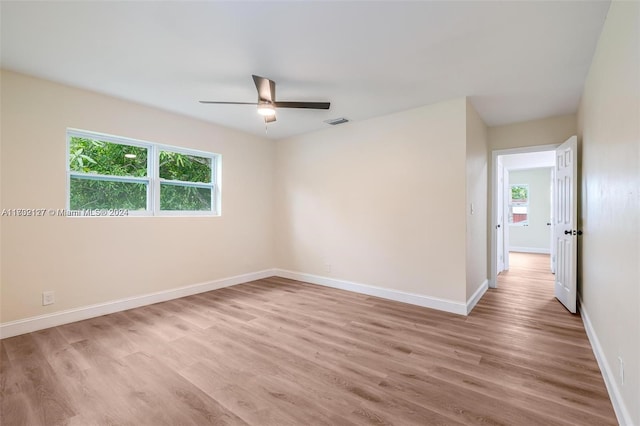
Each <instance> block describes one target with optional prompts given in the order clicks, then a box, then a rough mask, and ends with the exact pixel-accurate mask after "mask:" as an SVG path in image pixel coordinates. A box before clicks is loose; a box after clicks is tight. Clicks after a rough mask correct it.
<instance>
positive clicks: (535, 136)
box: [489, 114, 576, 151]
mask: <svg viewBox="0 0 640 426" xmlns="http://www.w3.org/2000/svg"><path fill="white" fill-rule="evenodd" d="M575 134H576V116H575V114H568V115H560V116H557V117H549V118H543V119H540V120H532V121H525V122H521V123H513V124H507V125H504V126H495V127H489V149H490V150H492V151H493V150H496V149H510V148H522V147H527V146H537V145H551V144H558V145H559V144H561V143H562V142H564V141H566V140H567V139H569V137H571V136H573V135H575Z"/></svg>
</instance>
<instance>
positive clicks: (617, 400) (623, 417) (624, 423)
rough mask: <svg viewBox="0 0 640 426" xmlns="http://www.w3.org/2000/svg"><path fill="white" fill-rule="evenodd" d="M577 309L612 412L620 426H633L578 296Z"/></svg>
mask: <svg viewBox="0 0 640 426" xmlns="http://www.w3.org/2000/svg"><path fill="white" fill-rule="evenodd" d="M578 307H579V311H580V316H581V317H582V323H583V324H584V329H585V331H586V332H587V337H588V338H589V343H591V348H592V349H593V354H594V355H595V357H596V361H597V362H598V367H600V372H601V373H602V377H603V379H604V384H605V385H606V387H607V391H608V392H609V399H611V404H612V405H613V410H614V411H615V413H616V417H617V419H618V423H619V424H620V425H621V426H633V421H632V420H631V414H630V413H629V410H628V409H627V406H626V405H625V403H624V399H622V395H621V394H620V388H619V387H618V382H617V381H616V376H615V375H614V374H613V372H612V371H611V368H610V367H609V363H608V362H607V357H606V356H605V354H604V350H603V349H602V346H601V345H600V340H599V339H598V336H597V335H596V331H595V330H594V328H593V325H592V324H591V319H590V318H589V314H588V313H587V310H586V309H585V306H584V303H583V302H582V297H581V296H580V295H578Z"/></svg>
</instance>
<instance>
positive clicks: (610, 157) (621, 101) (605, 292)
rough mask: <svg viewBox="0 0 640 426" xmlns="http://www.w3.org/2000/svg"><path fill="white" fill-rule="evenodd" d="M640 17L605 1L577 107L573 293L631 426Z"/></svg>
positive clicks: (637, 350)
mask: <svg viewBox="0 0 640 426" xmlns="http://www.w3.org/2000/svg"><path fill="white" fill-rule="evenodd" d="M639 17H640V3H638V2H618V1H614V2H613V3H612V4H611V8H610V10H609V14H608V16H607V20H606V22H605V25H604V28H603V30H602V34H601V36H600V40H599V42H598V46H597V48H596V52H595V56H594V58H593V62H592V64H591V68H590V70H589V74H588V77H587V82H586V85H585V90H584V94H583V97H582V101H581V104H580V109H579V128H580V134H581V136H582V202H581V212H580V219H581V221H582V230H583V232H584V235H583V236H582V244H581V249H582V259H583V260H584V261H583V262H581V264H580V267H581V272H582V274H581V276H582V282H581V285H580V288H579V291H580V293H581V296H582V301H583V307H584V310H585V311H586V312H587V314H588V316H589V318H590V319H591V323H592V324H593V329H594V331H595V333H596V335H597V337H598V340H599V341H600V344H601V346H602V350H603V352H604V355H605V357H606V362H607V364H608V367H609V369H610V371H611V372H612V374H613V377H614V379H616V382H617V388H618V391H619V392H620V395H621V396H622V400H623V401H624V405H625V406H626V409H627V410H628V412H629V415H630V417H631V419H632V422H631V423H630V424H635V425H640V241H639V240H640V194H639V191H640V175H639V173H640V42H639V40H640V34H639V30H638V28H639V26H640V22H639ZM619 356H620V357H622V358H623V360H624V365H625V367H624V368H625V383H624V385H622V384H621V382H620V379H619V377H618V357H619Z"/></svg>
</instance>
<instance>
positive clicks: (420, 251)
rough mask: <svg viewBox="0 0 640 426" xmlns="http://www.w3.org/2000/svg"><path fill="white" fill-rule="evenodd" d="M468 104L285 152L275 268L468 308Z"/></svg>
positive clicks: (309, 141) (306, 141) (368, 124)
mask: <svg viewBox="0 0 640 426" xmlns="http://www.w3.org/2000/svg"><path fill="white" fill-rule="evenodd" d="M465 110H466V100H465V99H464V98H461V99H456V100H452V101H448V102H443V103H439V104H436V105H430V106H425V107H421V108H417V109H412V110H409V111H405V112H401V113H397V114H392V115H388V116H384V117H379V118H373V119H370V120H366V121H361V122H353V123H348V124H344V125H341V126H338V127H335V128H329V129H327V130H324V131H320V132H315V133H312V134H307V135H302V136H297V137H293V138H290V139H286V140H283V141H279V142H278V154H277V166H276V170H277V172H276V188H277V195H276V218H277V226H276V229H277V232H276V239H277V240H276V241H277V244H276V246H277V247H278V262H277V264H278V267H280V268H283V269H287V270H292V271H297V272H305V273H310V274H316V275H320V276H326V277H332V278H337V279H343V280H349V281H353V282H359V283H363V284H368V285H373V286H379V287H384V288H386V289H391V290H397V291H402V292H410V293H415V294H420V295H427V296H430V297H437V298H442V299H448V300H451V301H456V302H464V301H465V299H466V297H465V293H466V289H465V280H466V276H465V260H464V256H463V253H465V227H464V224H465V218H466V211H467V209H466V207H465V204H466V201H465V183H466V182H465V176H466V173H465V149H466V144H465V139H466V134H465V115H466V114H465Z"/></svg>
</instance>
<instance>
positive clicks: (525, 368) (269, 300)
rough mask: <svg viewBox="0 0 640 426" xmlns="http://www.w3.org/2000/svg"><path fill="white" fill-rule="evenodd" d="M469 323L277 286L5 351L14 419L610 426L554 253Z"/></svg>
mask: <svg viewBox="0 0 640 426" xmlns="http://www.w3.org/2000/svg"><path fill="white" fill-rule="evenodd" d="M510 265H511V268H510V270H509V271H508V272H505V273H502V274H500V276H499V277H498V288H497V289H491V290H489V291H488V292H487V293H486V294H485V295H484V297H483V298H482V300H480V302H479V303H478V304H477V306H476V308H475V309H474V310H473V312H472V313H471V314H470V315H469V316H466V317H465V316H459V315H454V314H450V313H447V312H442V311H434V310H430V309H426V308H422V307H419V306H414V305H407V304H403V303H400V302H395V301H389V300H383V299H379V298H376V297H372V296H368V295H363V294H357V293H350V292H345V291H341V290H336V289H331V288H326V287H320V286H316V285H312V284H308V283H302V282H298V281H294V280H290V279H286V278H279V277H271V278H267V279H263V280H258V281H254V282H251V283H246V284H242V285H237V286H233V287H229V288H224V289H220V290H216V291H212V292H207V293H202V294H197V295H193V296H188V297H185V298H182V299H177V300H172V301H168V302H164V303H159V304H155V305H150V306H145V307H141V308H137V309H132V310H129V311H124V312H119V313H115V314H112V315H107V316H103V317H98V318H93V319H90V320H86V321H80V322H77V323H73V324H67V325H63V326H60V327H55V328H52V329H48V330H42V331H38V332H35V333H30V334H26V335H23V336H16V337H13V338H9V339H4V340H2V341H0V410H1V411H0V423H2V425H3V426H4V425H5V424H7V425H12V426H13V425H16V426H20V425H27V426H31V425H53V424H67V425H71V426H74V425H82V426H86V425H97V426H102V425H136V426H139V425H150V426H156V425H209V424H220V425H245V424H249V425H260V426H262V425H274V426H275V425H278V426H279V425H302V424H305V425H307V424H308V425H345V426H346V425H362V424H379V425H402V426H404V425H435V424H442V425H455V424H466V425H476V424H483V425H533V424H540V425H578V424H579V425H610V424H611V425H613V424H616V419H615V415H614V413H613V409H612V406H611V403H610V401H609V398H608V395H607V391H606V388H605V386H604V382H603V380H602V376H601V374H600V371H599V369H598V365H597V363H596V361H595V359H594V357H593V351H592V349H591V347H590V345H589V341H588V339H587V337H586V334H585V331H584V327H583V325H582V321H581V319H580V317H579V315H572V314H570V313H568V312H567V311H566V309H564V307H562V305H560V303H559V302H557V301H556V300H555V298H554V296H553V275H552V274H551V273H550V272H549V266H548V265H549V257H548V256H546V255H536V254H519V253H512V254H511V257H510Z"/></svg>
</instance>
